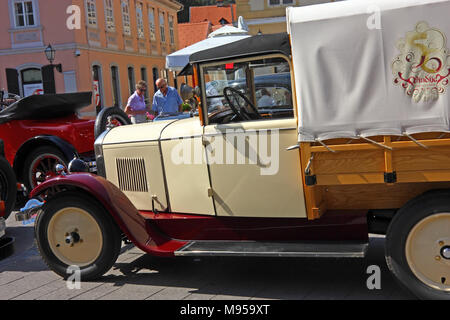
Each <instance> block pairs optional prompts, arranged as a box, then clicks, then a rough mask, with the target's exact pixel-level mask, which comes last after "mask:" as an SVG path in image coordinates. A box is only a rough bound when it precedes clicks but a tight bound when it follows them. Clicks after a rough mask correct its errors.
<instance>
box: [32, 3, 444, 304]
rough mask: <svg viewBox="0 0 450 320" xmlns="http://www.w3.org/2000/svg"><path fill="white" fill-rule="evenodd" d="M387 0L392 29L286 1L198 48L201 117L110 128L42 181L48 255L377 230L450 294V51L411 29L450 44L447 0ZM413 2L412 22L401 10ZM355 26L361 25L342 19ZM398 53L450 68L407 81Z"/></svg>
mask: <svg viewBox="0 0 450 320" xmlns="http://www.w3.org/2000/svg"><path fill="white" fill-rule="evenodd" d="M379 5H380V8H381V12H382V14H384V15H383V17H385V20H384V22H385V23H386V25H388V26H389V27H390V28H385V29H382V30H378V29H375V30H373V29H369V28H367V24H366V21H367V12H366V8H365V6H364V5H362V4H361V5H360V4H356V3H355V2H350V3H330V4H324V5H320V6H311V7H308V8H289V9H288V11H287V17H288V30H289V33H287V34H286V33H285V34H273V35H257V36H254V37H250V38H246V39H243V40H240V41H236V42H234V43H231V44H228V45H225V46H221V47H217V48H213V49H209V50H205V51H201V52H198V53H195V54H193V55H191V57H190V63H189V64H188V65H187V66H186V68H185V69H184V70H183V71H182V72H181V75H190V76H192V77H193V82H194V85H195V86H197V87H198V89H197V90H195V91H196V92H198V93H199V94H198V97H197V98H198V102H199V110H198V117H190V118H187V119H169V120H165V121H156V122H153V123H146V124H137V125H128V126H120V127H116V128H112V129H111V130H109V131H105V132H103V133H102V134H101V135H100V136H99V137H98V138H97V140H96V142H95V152H96V161H97V162H96V163H97V170H98V175H92V174H88V173H74V172H72V173H62V174H61V175H60V176H59V177H58V178H54V179H50V180H48V181H46V182H44V183H42V184H41V185H39V186H38V187H37V188H36V189H34V190H33V191H32V196H34V197H37V196H40V197H42V198H44V199H45V204H44V205H43V206H42V207H38V208H36V209H35V210H38V211H39V215H38V218H37V221H36V237H37V241H38V245H39V247H40V249H41V253H42V255H43V258H44V259H45V260H46V261H47V263H48V264H49V266H50V267H51V268H52V269H53V270H54V271H55V272H56V273H58V274H60V275H61V276H63V277H64V276H65V275H66V268H67V266H69V265H74V264H75V265H78V266H80V267H81V271H82V278H83V279H86V280H88V279H93V278H95V277H98V276H101V275H102V274H103V273H105V272H106V271H107V270H108V269H109V268H110V267H111V266H112V264H113V263H114V262H115V259H116V258H117V255H118V254H119V250H120V240H121V238H123V237H126V238H127V239H128V240H129V241H132V242H133V243H134V244H135V245H136V246H137V247H139V248H140V249H142V250H143V251H144V252H147V253H149V254H152V255H155V256H205V255H218V256H242V255H245V256H288V257H354V258H363V257H364V256H365V253H366V251H367V246H368V238H369V233H380V234H385V235H386V260H387V264H388V267H389V268H390V270H391V271H392V273H393V274H394V275H395V276H396V277H397V278H398V279H399V280H400V282H401V283H402V284H403V285H404V286H405V287H406V288H407V289H409V290H411V291H412V292H413V293H415V294H416V295H417V296H418V297H421V298H443V299H448V298H449V297H450V295H449V294H450V232H449V231H450V213H449V212H450V201H449V200H448V199H450V151H449V150H450V148H449V146H450V136H449V132H450V128H449V127H448V123H450V122H449V121H447V120H446V113H441V111H443V110H446V108H447V107H448V106H450V103H449V102H450V98H449V94H448V93H447V92H446V89H447V88H446V86H447V84H448V81H447V80H446V79H448V76H449V75H450V56H449V55H448V52H449V51H448V49H445V50H444V51H442V52H444V53H445V56H443V57H442V56H440V55H439V54H440V53H439V54H437V55H436V56H433V57H425V60H424V59H422V55H418V54H417V53H416V51H414V52H413V53H415V54H412V55H408V53H407V51H408V50H407V49H408V48H405V44H407V43H410V44H411V43H412V44H415V42H414V41H415V40H414V39H416V38H414V36H413V38H411V39H412V40H411V39H410V37H411V34H412V33H414V32H416V33H417V34H419V36H420V38H421V40H420V41H430V45H434V44H436V43H438V44H439V46H440V47H442V48H448V44H447V43H446V42H445V39H446V38H445V37H440V35H442V34H445V33H449V32H450V29H449V27H450V25H449V24H448V20H447V19H446V18H445V17H443V16H442V15H441V14H440V13H439V12H445V10H447V11H448V9H450V7H449V6H450V1H427V5H426V12H428V14H429V17H430V21H431V17H432V18H433V19H432V20H433V26H430V25H428V24H424V23H422V22H420V21H419V22H417V21H415V20H414V19H416V18H417V19H419V18H418V17H419V16H421V15H423V12H424V11H423V10H424V7H423V6H422V5H418V4H410V5H407V4H405V3H402V4H398V7H397V6H395V5H387V3H386V2H383V1H379ZM318 7H320V9H321V10H318ZM405 8H408V9H405ZM405 12H408V16H409V17H410V18H411V21H412V20H414V22H412V24H411V25H409V24H405V25H402V24H394V21H397V20H398V19H397V18H398V17H397V15H400V16H404V15H405ZM349 13H351V14H349ZM439 17H441V18H439ZM417 19H416V20H417ZM349 26H352V28H353V29H355V28H356V30H358V32H360V34H359V35H358V36H357V37H354V38H351V39H349V38H348V36H346V35H345V34H343V33H340V32H339V30H341V29H339V28H343V29H345V28H347V27H349ZM363 27H364V28H366V29H367V30H366V29H363ZM358 28H361V30H359V29H358ZM393 30H395V32H394V31H393ZM411 30H413V31H411ZM437 30H439V31H437ZM442 30H444V31H442ZM322 32H323V34H322ZM318 34H321V35H323V38H319V37H318ZM392 34H396V35H397V36H396V37H397V38H395V40H396V41H398V43H399V45H397V46H395V41H394V40H393V39H394V38H393V37H392V36H391V35H392ZM325 35H326V36H325ZM402 37H403V38H402ZM405 39H406V40H405ZM427 39H428V40H427ZM439 39H441V41H437V40H439ZM435 40H436V41H437V42H433V41H435ZM411 41H413V42H411ZM386 43H389V44H391V45H392V47H389V49H384V51H383V50H381V48H383V46H382V45H386ZM401 44H403V46H402V45H401ZM417 48H418V47H417V46H416V47H414V45H411V46H410V49H411V50H416V49H417ZM420 48H421V47H419V49H420ZM419 49H417V50H419ZM422 49H423V47H422ZM374 50H378V51H374ZM354 52H356V53H354ZM436 52H441V51H439V50H438V49H436ZM351 53H354V55H355V56H352V55H350V54H351ZM444 53H443V54H444ZM356 56H358V57H359V58H360V59H354V58H355V57H356ZM416 58H417V59H418V60H417V61H414V63H413V59H416ZM431 58H434V60H433V59H431ZM389 59H391V60H389ZM402 59H403V60H402ZM427 59H428V60H427ZM422 60H423V61H422ZM437 60H439V61H440V62H441V64H437V62H436V61H437ZM388 61H394V62H393V63H390V62H388ZM399 61H400V62H402V63H404V66H403V67H405V68H410V69H408V70H409V71H408V72H409V73H408V75H409V76H411V77H413V72H416V74H415V77H418V79H422V78H423V79H425V78H424V77H427V75H426V74H425V73H426V72H428V71H431V73H433V72H434V73H433V74H434V77H437V78H436V79H441V80H440V81H439V82H436V81H434V82H431V83H432V84H431V85H427V86H424V85H423V81H422V82H419V81H417V82H414V81H413V80H410V82H411V83H412V84H411V83H409V84H408V82H406V84H400V83H399V81H396V79H398V77H400V76H401V77H402V78H405V74H404V73H402V72H400V74H399V71H398V70H399V68H400V67H399V66H398V63H400V62H399ZM405 61H406V62H405ZM425 61H426V63H425ZM415 62H417V63H415ZM378 63H381V64H382V65H378ZM424 63H425V64H426V65H425V66H424V65H423V64H424ZM420 64H422V66H420ZM403 67H402V68H403ZM411 68H412V69H411ZM387 70H389V72H390V73H388V72H387ZM402 70H403V69H402ZM411 70H412V71H411ZM447 71H448V74H447ZM380 79H381V80H382V81H383V82H382V83H374V81H375V80H380ZM405 79H406V78H405ZM407 79H411V78H407ZM426 79H430V78H429V77H428V78H426ZM381 80H380V81H381ZM421 85H422V87H421ZM433 85H434V87H433ZM411 86H412V87H411ZM430 88H431V89H430ZM432 88H436V89H432ZM440 88H441V89H442V90H443V91H442V90H441V89H440ZM415 89H418V90H419V89H423V90H430V92H429V95H428V94H427V93H426V92H423V93H422V94H423V95H422V96H419V95H418V93H417V92H416V93H414V90H415ZM374 90H375V91H374ZM434 90H437V95H436V94H434V95H433V93H432V92H431V91H433V92H434ZM435 93H436V92H435ZM425 96H426V97H427V98H426V99H425ZM419 98H420V101H417V99H419ZM408 110H410V112H407V111H408ZM411 110H414V111H411ZM445 125H447V127H445ZM69 222H73V223H69Z"/></svg>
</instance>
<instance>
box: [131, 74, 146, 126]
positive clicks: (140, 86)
mask: <svg viewBox="0 0 450 320" xmlns="http://www.w3.org/2000/svg"><path fill="white" fill-rule="evenodd" d="M146 90H147V83H146V82H145V81H143V80H141V81H139V82H138V83H137V84H136V91H135V92H134V93H133V94H132V95H131V96H130V97H129V98H128V102H127V106H126V107H125V113H126V114H129V115H130V117H131V122H132V123H141V122H146V121H147V116H146V114H147V111H151V109H150V108H147V105H146V104H145V91H146Z"/></svg>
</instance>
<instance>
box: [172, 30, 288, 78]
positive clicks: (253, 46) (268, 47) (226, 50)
mask: <svg viewBox="0 0 450 320" xmlns="http://www.w3.org/2000/svg"><path fill="white" fill-rule="evenodd" d="M270 53H281V54H284V55H286V56H290V55H291V44H290V41H289V36H288V34H287V33H285V32H283V33H274V34H264V35H256V36H253V37H249V38H245V39H242V40H238V41H235V42H232V43H229V44H225V45H223V46H219V47H215V48H211V49H206V50H203V51H199V52H196V53H193V54H192V55H191V56H190V57H189V64H187V65H186V66H185V67H184V69H183V70H182V71H181V72H180V73H179V75H188V74H191V72H192V64H194V63H199V62H208V61H216V60H225V59H233V58H242V57H249V56H255V55H261V54H270Z"/></svg>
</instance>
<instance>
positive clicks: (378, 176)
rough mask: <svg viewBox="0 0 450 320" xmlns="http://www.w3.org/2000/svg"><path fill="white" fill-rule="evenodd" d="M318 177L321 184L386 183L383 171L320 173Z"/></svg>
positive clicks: (318, 182)
mask: <svg viewBox="0 0 450 320" xmlns="http://www.w3.org/2000/svg"><path fill="white" fill-rule="evenodd" d="M316 177H317V185H321V186H327V185H355V184H372V183H384V174H383V172H382V171H378V172H375V173H343V174H320V175H317V176H316Z"/></svg>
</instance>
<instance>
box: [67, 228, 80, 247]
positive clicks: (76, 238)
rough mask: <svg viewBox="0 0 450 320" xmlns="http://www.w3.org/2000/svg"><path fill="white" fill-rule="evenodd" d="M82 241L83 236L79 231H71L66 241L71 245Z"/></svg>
mask: <svg viewBox="0 0 450 320" xmlns="http://www.w3.org/2000/svg"><path fill="white" fill-rule="evenodd" d="M80 241H81V237H80V235H79V234H78V232H75V231H74V232H71V233H69V234H68V235H67V236H66V243H67V244H70V246H73V245H74V244H75V243H78V242H80Z"/></svg>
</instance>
